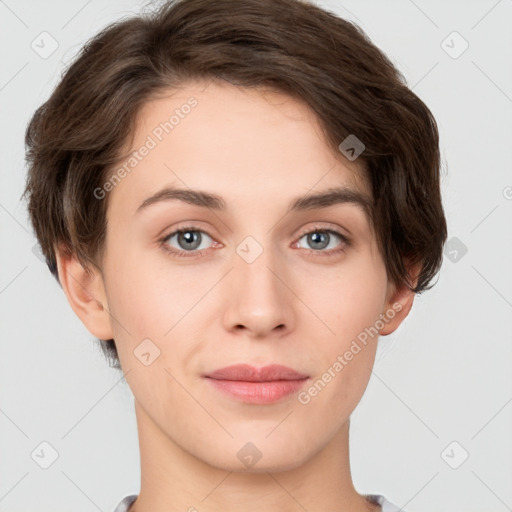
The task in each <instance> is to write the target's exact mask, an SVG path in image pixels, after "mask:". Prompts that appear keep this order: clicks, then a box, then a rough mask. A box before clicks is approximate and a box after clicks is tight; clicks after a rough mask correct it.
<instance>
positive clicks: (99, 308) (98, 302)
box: [55, 247, 114, 340]
mask: <svg viewBox="0 0 512 512" xmlns="http://www.w3.org/2000/svg"><path fill="white" fill-rule="evenodd" d="M55 253H56V254H55V256H56V259H57V269H58V272H59V280H60V284H61V285H62V288H63V290H64V293H65V294H66V297H67V299H68V302H69V305H70V306H71V308H72V309H73V311H74V312H75V313H76V315H77V316H78V317H79V318H80V320H81V321H82V323H83V324H84V325H85V327H86V328H87V330H88V331H89V332H90V333H91V334H92V335H93V336H95V337H96V338H99V339H102V340H109V339H113V337H114V336H113V332H112V326H111V322H110V312H109V309H108V303H107V296H106V293H105V286H104V283H103V277H102V276H101V274H100V272H99V271H98V270H96V269H87V268H85V267H84V266H83V265H82V264H81V263H80V262H79V261H78V259H77V257H76V255H75V254H72V253H71V252H70V251H69V250H67V249H65V248H64V247H60V248H58V249H57V248H56V251H55Z"/></svg>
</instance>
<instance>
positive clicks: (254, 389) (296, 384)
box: [207, 378, 309, 404]
mask: <svg viewBox="0 0 512 512" xmlns="http://www.w3.org/2000/svg"><path fill="white" fill-rule="evenodd" d="M207 380H209V381H210V382H211V383H212V384H213V386H215V387H216V388H217V389H220V390H221V391H224V392H225V393H228V394H230V395H232V396H234V397H235V398H238V399H240V400H242V401H243V402H246V403H249V404H270V403H273V402H277V401H278V400H281V399H282V398H284V397H286V396H288V395H291V394H292V393H295V392H297V391H298V390H299V389H300V388H301V387H302V386H304V383H305V382H306V381H307V380H309V379H301V380H274V381H271V382H246V381H241V380H217V379H211V378H208V379H207Z"/></svg>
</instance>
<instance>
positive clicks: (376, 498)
mask: <svg viewBox="0 0 512 512" xmlns="http://www.w3.org/2000/svg"><path fill="white" fill-rule="evenodd" d="M366 497H367V498H368V499H370V500H371V501H372V502H373V503H376V504H377V505H380V506H381V511H382V512H405V511H404V510H403V509H401V508H400V507H397V506H396V505H393V503H391V502H390V501H388V500H387V499H386V498H385V497H384V496H382V495H381V494H367V495H366Z"/></svg>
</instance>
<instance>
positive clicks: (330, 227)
mask: <svg viewBox="0 0 512 512" xmlns="http://www.w3.org/2000/svg"><path fill="white" fill-rule="evenodd" d="M191 222H192V221H191ZM191 222H190V223H185V224H183V225H178V226H177V227H174V228H173V229H172V231H169V232H168V233H167V234H165V235H163V236H162V237H160V238H159V240H158V241H159V243H160V244H161V245H162V246H163V248H164V250H165V251H167V252H169V253H172V254H174V255H177V256H185V257H187V254H189V255H190V257H194V256H195V257H201V256H204V255H205V253H207V252H210V251H211V250H213V249H215V248H218V247H219V246H220V247H222V246H223V244H222V243H221V242H218V241H217V240H216V237H214V236H213V235H211V234H210V233H209V232H208V230H207V229H204V228H202V227H200V226H199V225H198V224H192V223H191ZM193 222H197V221H193ZM180 231H181V232H185V231H197V232H200V233H204V234H206V235H207V236H209V237H210V238H211V239H212V240H213V243H214V244H216V246H214V247H209V248H208V249H201V250H194V251H185V250H180V249H175V248H174V247H169V246H168V244H167V243H166V241H167V240H168V239H169V238H171V237H172V236H174V235H176V234H177V233H178V232H180ZM317 231H323V232H328V233H334V234H335V235H336V236H338V237H339V238H340V239H341V241H342V244H344V245H345V247H349V246H350V245H351V243H352V242H351V237H349V236H348V235H346V234H344V233H342V232H341V228H340V227H339V226H337V225H335V224H332V223H330V222H324V223H323V225H321V223H320V222H317V223H314V224H313V225H312V226H311V225H310V226H308V227H305V228H304V229H302V230H301V231H300V234H299V235H297V236H296V237H295V238H294V242H293V245H294V246H295V245H296V244H297V243H298V242H299V241H300V239H301V238H303V237H304V236H306V235H308V234H310V233H314V232H317ZM302 250H303V251H306V252H307V253H308V254H311V253H314V254H317V255H320V256H330V255H333V254H335V253H337V252H341V251H343V250H344V249H343V248H342V249H330V250H328V251H319V250H314V249H302Z"/></svg>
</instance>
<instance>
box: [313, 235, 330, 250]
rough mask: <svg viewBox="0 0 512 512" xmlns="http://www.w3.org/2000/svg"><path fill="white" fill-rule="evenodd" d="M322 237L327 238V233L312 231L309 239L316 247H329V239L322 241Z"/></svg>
mask: <svg viewBox="0 0 512 512" xmlns="http://www.w3.org/2000/svg"><path fill="white" fill-rule="evenodd" d="M321 237H325V238H327V233H323V232H320V231H318V232H316V233H312V234H310V235H309V241H310V243H311V245H312V246H313V247H314V248H315V249H323V248H324V247H327V245H328V242H327V240H324V241H323V242H322V241H320V238H321ZM318 245H320V246H318Z"/></svg>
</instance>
